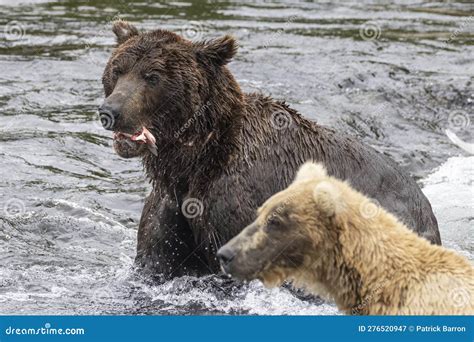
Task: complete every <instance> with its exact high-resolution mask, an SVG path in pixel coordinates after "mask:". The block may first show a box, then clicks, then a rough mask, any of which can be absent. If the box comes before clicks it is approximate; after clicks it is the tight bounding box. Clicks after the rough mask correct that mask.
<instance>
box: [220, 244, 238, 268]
mask: <svg viewBox="0 0 474 342" xmlns="http://www.w3.org/2000/svg"><path fill="white" fill-rule="evenodd" d="M235 254H236V253H235V252H234V251H233V250H232V248H230V247H228V246H224V247H221V248H220V249H219V250H218V251H217V258H218V259H219V262H220V263H221V266H222V269H223V271H224V272H225V273H229V268H230V263H231V262H232V260H233V259H234V257H235Z"/></svg>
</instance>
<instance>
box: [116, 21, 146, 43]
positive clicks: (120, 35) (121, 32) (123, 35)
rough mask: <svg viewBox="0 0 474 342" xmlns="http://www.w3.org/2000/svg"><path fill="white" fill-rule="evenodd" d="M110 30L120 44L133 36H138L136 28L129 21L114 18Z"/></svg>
mask: <svg viewBox="0 0 474 342" xmlns="http://www.w3.org/2000/svg"><path fill="white" fill-rule="evenodd" d="M112 31H113V32H114V33H115V35H116V36H117V44H118V45H120V44H122V43H124V42H126V41H127V40H128V39H130V38H131V37H133V36H138V34H139V33H138V30H137V28H136V27H135V26H133V25H132V24H130V23H129V22H126V21H123V20H116V21H114V23H113V25H112Z"/></svg>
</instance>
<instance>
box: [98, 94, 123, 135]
mask: <svg viewBox="0 0 474 342" xmlns="http://www.w3.org/2000/svg"><path fill="white" fill-rule="evenodd" d="M98 111H99V119H100V122H101V123H102V126H103V127H104V128H105V129H107V130H109V131H112V130H113V129H114V126H115V122H116V121H117V119H118V117H119V116H120V112H119V111H118V109H117V108H116V107H115V106H113V105H111V104H110V103H108V101H107V100H106V101H104V103H102V105H100V106H99V108H98Z"/></svg>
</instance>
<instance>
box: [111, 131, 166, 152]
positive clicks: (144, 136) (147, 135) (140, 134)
mask: <svg viewBox="0 0 474 342" xmlns="http://www.w3.org/2000/svg"><path fill="white" fill-rule="evenodd" d="M113 139H114V143H117V144H121V143H127V144H128V145H130V146H132V145H146V146H147V147H148V149H149V150H150V152H151V153H153V154H154V155H155V156H156V155H158V151H157V149H156V138H155V136H154V135H153V134H152V133H151V132H150V131H149V130H148V129H147V128H146V127H142V128H141V129H140V130H139V131H137V132H136V133H135V134H130V133H125V132H114V135H113ZM137 147H138V146H137Z"/></svg>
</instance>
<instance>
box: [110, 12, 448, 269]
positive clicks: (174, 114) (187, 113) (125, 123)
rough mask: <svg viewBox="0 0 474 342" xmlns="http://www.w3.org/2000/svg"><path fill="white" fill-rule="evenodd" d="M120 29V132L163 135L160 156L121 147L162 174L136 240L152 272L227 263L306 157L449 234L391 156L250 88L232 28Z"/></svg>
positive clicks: (114, 63)
mask: <svg viewBox="0 0 474 342" xmlns="http://www.w3.org/2000/svg"><path fill="white" fill-rule="evenodd" d="M114 32H115V33H116V34H117V41H118V46H117V48H116V49H115V50H114V52H113V53H112V56H111V57H110V60H109V62H108V63H107V66H106V68H105V70H104V74H103V78H102V81H103V84H104V90H105V95H106V96H107V99H106V100H114V101H116V102H117V103H120V106H121V115H120V117H119V118H118V120H117V121H116V122H115V127H114V130H117V131H121V132H126V133H130V134H133V133H134V132H136V131H137V130H138V129H139V128H140V127H141V126H145V127H147V128H148V130H149V131H150V132H151V133H152V134H153V135H154V136H155V138H156V140H157V142H156V147H157V150H158V152H157V155H156V156H155V155H153V154H152V153H150V152H149V151H148V150H147V149H146V148H143V146H138V148H137V149H135V150H134V151H133V148H130V146H128V145H127V146H125V147H124V144H123V143H117V144H116V148H115V149H116V151H117V153H119V155H121V156H123V157H133V156H141V157H142V159H143V163H144V167H145V170H146V173H147V176H148V178H149V179H150V181H151V182H152V183H153V191H152V193H151V194H150V196H149V197H148V198H147V200H146V203H145V206H144V210H143V213H142V218H141V220H140V227H139V232H138V246H137V265H139V266H140V267H142V268H144V269H146V270H149V272H150V274H152V275H155V274H163V275H165V276H166V277H173V276H177V275H181V274H198V275H199V274H206V273H210V272H216V271H218V270H219V263H218V261H217V260H216V258H215V253H216V251H217V249H218V248H219V247H220V246H221V245H222V244H224V243H225V242H226V241H228V240H230V239H231V238H232V237H233V236H235V235H236V234H238V233H239V232H240V231H241V229H242V227H244V226H246V225H247V224H248V223H250V222H251V221H252V220H253V219H254V216H255V209H256V208H258V207H259V206H260V205H261V204H262V203H263V202H264V200H265V199H266V198H268V197H269V196H270V195H271V194H274V193H275V192H277V191H280V190H281V189H283V188H284V187H286V186H287V185H288V184H289V183H290V182H291V180H292V178H293V176H294V173H295V171H296V170H297V168H298V167H299V166H300V165H301V164H303V163H304V162H305V161H306V160H309V159H313V160H318V161H322V162H324V163H325V165H326V167H327V168H328V171H329V172H330V174H332V175H334V176H336V177H338V178H340V179H350V180H351V181H352V182H353V184H354V186H355V187H356V188H357V189H359V190H361V191H364V192H365V193H367V194H369V195H371V196H373V197H374V198H377V199H378V200H379V202H380V203H381V204H382V205H383V206H385V207H386V208H387V209H389V210H391V211H392V212H393V213H394V214H396V215H398V216H399V217H400V218H401V219H403V220H404V221H405V222H406V223H407V224H408V225H409V226H410V227H412V228H413V229H415V230H416V231H417V232H419V234H422V235H423V236H425V237H426V238H427V239H429V240H430V241H433V242H434V243H440V237H439V233H438V230H437V223H436V219H435V217H434V215H433V213H432V211H431V207H430V205H429V202H428V201H427V199H426V198H425V197H424V195H423V194H422V193H421V190H420V189H419V187H418V186H417V185H416V183H415V182H414V181H413V179H411V177H410V176H409V175H407V174H406V173H404V172H403V171H402V170H401V169H400V168H399V167H398V166H397V165H396V164H395V163H393V162H392V161H391V160H390V159H389V158H386V157H384V156H383V155H381V154H379V153H377V152H376V151H375V150H373V149H372V148H370V147H369V146H365V145H363V144H361V143H360V142H358V141H357V140H355V139H354V138H351V137H348V136H344V135H343V134H340V133H337V132H335V131H333V130H331V129H328V128H325V127H322V126H320V125H317V124H316V123H314V122H311V121H309V120H306V119H305V118H303V117H302V116H301V115H300V114H299V113H297V112H296V111H295V110H293V109H291V108H289V107H288V106H287V105H286V104H285V103H284V102H280V101H276V100H274V99H272V98H270V97H267V96H265V95H262V94H256V93H252V94H248V93H244V92H242V91H241V89H240V87H239V85H238V83H237V82H236V80H235V78H234V76H233V75H232V73H231V72H230V71H229V69H228V68H227V65H226V64H227V63H228V62H229V61H230V60H231V59H232V57H233V56H234V55H235V53H236V50H237V43H236V42H235V40H234V39H233V38H232V37H230V36H223V37H221V38H217V39H214V40H210V41H204V42H191V41H188V40H186V39H183V38H182V37H180V36H179V35H177V34H175V33H172V32H170V31H166V30H154V31H151V32H145V33H140V32H138V30H137V29H136V28H134V27H133V26H132V25H130V24H129V23H126V22H123V21H120V22H117V23H115V24H114ZM150 75H151V80H152V81H153V80H154V79H155V78H156V79H157V80H156V82H154V81H153V82H151V81H150ZM276 112H280V113H284V115H286V116H287V118H289V119H290V124H289V127H287V128H285V129H276V128H275V125H274V123H273V122H272V120H273V115H274V113H276ZM197 113H199V115H196V114H197ZM190 120H192V124H191V125H187V124H188V123H189V122H190ZM183 127H186V129H183ZM178 133H179V134H178ZM189 198H193V199H198V200H199V201H201V202H202V204H203V212H202V213H201V214H200V215H198V216H197V217H194V218H186V217H184V216H183V214H182V205H183V203H184V202H185V201H186V199H189Z"/></svg>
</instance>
